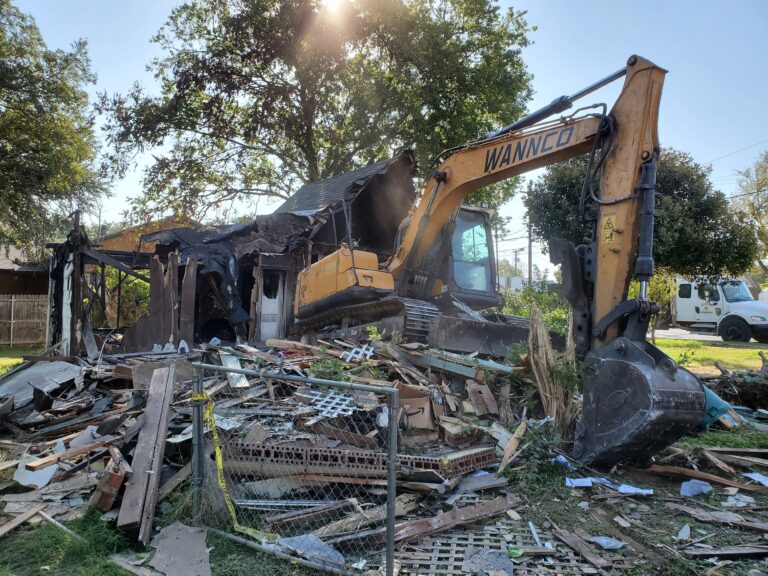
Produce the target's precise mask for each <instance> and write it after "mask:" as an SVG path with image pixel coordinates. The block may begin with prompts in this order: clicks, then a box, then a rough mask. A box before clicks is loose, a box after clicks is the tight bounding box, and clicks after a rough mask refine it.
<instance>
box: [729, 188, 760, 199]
mask: <svg viewBox="0 0 768 576" xmlns="http://www.w3.org/2000/svg"><path fill="white" fill-rule="evenodd" d="M763 192H768V188H762V189H760V190H753V191H752V192H744V193H743V194H734V195H733V196H728V200H732V199H734V198H741V197H742V196H754V195H755V194H762V193H763Z"/></svg>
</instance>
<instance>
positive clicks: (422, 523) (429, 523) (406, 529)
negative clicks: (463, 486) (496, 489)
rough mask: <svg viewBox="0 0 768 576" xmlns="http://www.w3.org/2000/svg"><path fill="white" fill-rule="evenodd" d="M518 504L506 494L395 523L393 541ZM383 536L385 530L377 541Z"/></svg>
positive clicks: (449, 527)
mask: <svg viewBox="0 0 768 576" xmlns="http://www.w3.org/2000/svg"><path fill="white" fill-rule="evenodd" d="M519 504H520V499H519V498H517V496H513V495H512V494H507V496H506V497H500V498H496V499H494V500H486V501H485V502H480V503H479V504H475V505H473V506H464V507H462V508H454V509H453V510H451V511H449V512H443V513H441V514H438V515H436V516H433V517H431V518H420V519H418V520H412V521H410V522H404V523H402V524H397V525H396V526H395V542H404V541H406V540H410V539H411V538H416V537H419V538H422V537H424V536H428V535H430V534H435V533H437V532H442V531H444V530H450V529H451V528H455V527H456V526H461V525H463V524H470V523H472V522H476V521H478V520H484V519H486V518H493V517H494V516H498V515H499V514H503V513H504V512H506V511H507V510H509V509H510V508H514V507H515V506H517V505H519ZM385 536H386V530H385V531H384V532H383V533H382V532H379V533H378V538H377V541H379V542H383V541H384V537H385Z"/></svg>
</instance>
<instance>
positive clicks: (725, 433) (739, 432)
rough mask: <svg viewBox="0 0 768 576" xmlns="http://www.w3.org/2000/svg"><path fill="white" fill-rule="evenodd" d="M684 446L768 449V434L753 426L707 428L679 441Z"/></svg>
mask: <svg viewBox="0 0 768 576" xmlns="http://www.w3.org/2000/svg"><path fill="white" fill-rule="evenodd" d="M678 444H680V445H681V446H682V447H683V448H694V447H696V446H712V447H720V448H761V449H768V434H766V433H765V432H761V431H760V430H756V429H755V428H752V427H751V426H746V425H745V426H739V427H737V428H735V429H734V430H714V429H712V430H706V431H705V432H702V433H701V434H697V435H695V436H686V437H685V438H681V439H680V440H679V441H678Z"/></svg>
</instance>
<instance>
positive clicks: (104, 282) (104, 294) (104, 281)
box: [99, 262, 109, 327]
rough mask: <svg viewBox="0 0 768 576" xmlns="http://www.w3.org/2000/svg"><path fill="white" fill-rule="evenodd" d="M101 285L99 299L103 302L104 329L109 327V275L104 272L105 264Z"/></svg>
mask: <svg viewBox="0 0 768 576" xmlns="http://www.w3.org/2000/svg"><path fill="white" fill-rule="evenodd" d="M99 280H100V284H99V299H100V300H101V314H102V316H103V317H104V325H103V327H106V326H109V319H108V318H107V275H106V272H105V270H104V263H103V262H102V263H101V278H100V279H99Z"/></svg>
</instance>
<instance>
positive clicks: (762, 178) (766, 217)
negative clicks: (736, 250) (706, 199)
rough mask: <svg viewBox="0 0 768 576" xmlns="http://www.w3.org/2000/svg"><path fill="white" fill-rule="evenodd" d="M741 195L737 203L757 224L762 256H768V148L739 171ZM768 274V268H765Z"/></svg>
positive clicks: (760, 255)
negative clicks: (751, 164) (752, 162)
mask: <svg viewBox="0 0 768 576" xmlns="http://www.w3.org/2000/svg"><path fill="white" fill-rule="evenodd" d="M739 176H740V179H739V190H740V197H739V198H737V199H736V200H735V202H736V205H737V206H738V207H739V208H741V209H742V210H744V212H746V213H747V214H748V215H749V217H750V218H751V219H752V220H753V221H754V222H755V225H756V226H757V238H758V240H759V242H760V254H759V257H760V258H765V257H768V150H766V151H765V152H763V153H762V154H760V157H759V158H758V159H757V160H756V161H755V163H754V165H753V166H751V167H750V168H747V169H746V170H743V171H741V172H739ZM764 272H765V273H766V274H768V270H767V269H764Z"/></svg>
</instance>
